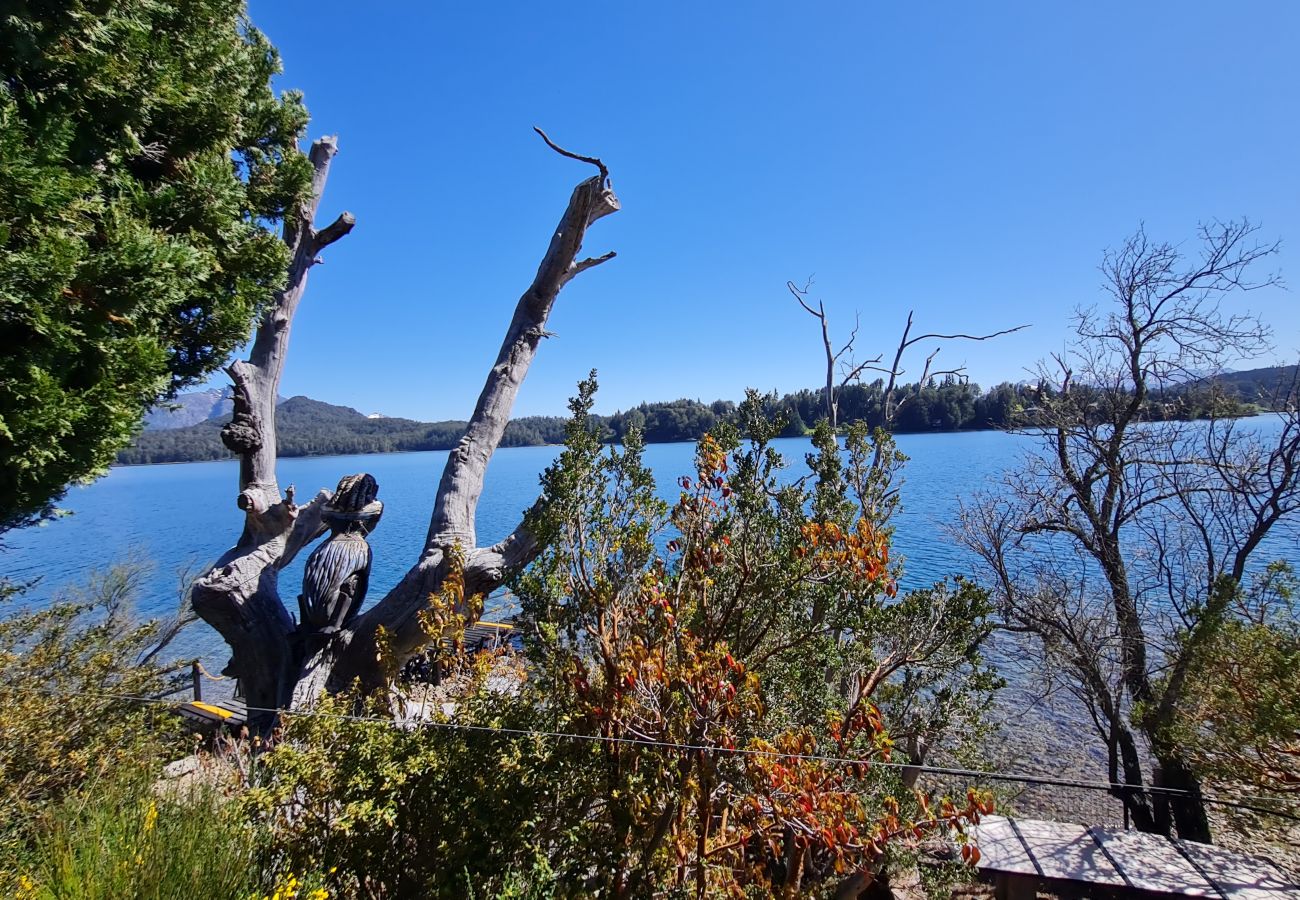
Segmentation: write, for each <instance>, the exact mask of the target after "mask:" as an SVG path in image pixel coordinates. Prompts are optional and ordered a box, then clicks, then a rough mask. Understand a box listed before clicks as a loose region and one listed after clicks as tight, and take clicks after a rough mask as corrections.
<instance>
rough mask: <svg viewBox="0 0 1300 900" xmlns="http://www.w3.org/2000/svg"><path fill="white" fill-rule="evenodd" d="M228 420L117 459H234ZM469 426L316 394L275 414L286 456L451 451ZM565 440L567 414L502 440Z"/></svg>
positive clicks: (140, 442) (519, 425) (524, 423)
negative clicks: (380, 411)
mask: <svg viewBox="0 0 1300 900" xmlns="http://www.w3.org/2000/svg"><path fill="white" fill-rule="evenodd" d="M205 393H206V392H205ZM228 421H230V412H229V409H227V411H226V412H225V413H224V414H222V415H218V416H216V417H214V418H208V419H204V420H203V421H201V422H197V423H195V424H193V425H188V426H186V427H183V428H167V429H155V430H152V431H150V430H146V431H144V432H143V433H141V435H140V436H139V437H138V438H137V439H136V442H135V445H134V446H132V447H130V448H128V449H126V450H123V451H122V452H121V453H119V454H118V459H117V461H118V462H119V463H122V464H125V465H137V464H142V463H164V462H196V461H201V460H213V459H229V458H230V457H231V454H230V452H229V451H228V450H227V449H226V448H225V445H223V444H222V443H221V427H222V426H223V425H225V424H226V422H228ZM465 425H466V423H465V422H463V421H448V422H416V421H413V420H411V419H395V418H387V417H385V418H379V419H373V418H370V417H369V416H367V415H364V414H363V413H360V412H358V411H357V410H355V409H352V408H351V407H349V406H335V405H333V404H330V403H322V402H321V401H319V400H313V399H311V398H310V397H290V398H289V399H288V400H284V401H282V402H281V403H280V404H279V405H278V406H277V407H276V413H275V428H276V437H277V440H278V444H279V447H278V450H279V454H280V455H281V456H285V457H290V456H323V455H332V454H344V453H394V452H401V451H415V450H448V449H450V448H452V447H454V446H455V445H456V442H457V441H459V440H460V437H461V435H462V434H464V433H465ZM563 440H564V419H561V418H559V417H551V416H533V417H529V418H523V419H515V420H514V421H512V422H511V423H510V424H509V425H508V426H507V427H506V433H505V437H504V438H503V439H502V441H501V445H502V446H503V447H519V446H536V445H539V444H558V443H561V442H563Z"/></svg>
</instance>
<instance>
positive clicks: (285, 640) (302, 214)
mask: <svg viewBox="0 0 1300 900" xmlns="http://www.w3.org/2000/svg"><path fill="white" fill-rule="evenodd" d="M538 133H539V134H541V132H540V131H539V132H538ZM542 137H543V139H544V140H546V142H547V144H548V145H549V146H551V147H552V148H553V149H555V150H556V151H557V152H560V153H561V154H563V155H565V156H568V157H571V158H574V159H579V160H581V161H584V162H588V163H591V164H593V165H595V166H597V167H598V169H599V170H600V174H599V175H597V176H595V177H592V178H588V179H587V180H585V181H583V182H581V183H580V184H579V185H578V186H577V187H576V188H575V189H574V191H573V194H572V196H571V197H570V198H569V203H568V205H567V207H566V208H565V211H564V214H563V215H562V216H561V218H560V223H559V225H558V226H557V228H556V230H555V233H554V234H553V236H552V238H551V241H550V245H549V247H548V248H547V251H546V253H545V255H544V256H543V258H542V262H541V265H540V266H539V268H538V270H537V274H536V276H535V277H534V279H533V281H532V283H531V284H530V285H529V287H528V289H527V290H526V291H524V293H523V296H521V297H520V299H519V302H518V304H517V306H516V308H515V313H514V316H513V318H512V320H511V322H510V326H509V328H508V329H507V331H506V335H505V339H504V341H503V342H502V345H501V351H500V353H499V354H498V355H497V360H496V363H495V364H494V365H493V367H492V369H491V370H490V371H489V373H488V376H487V380H486V383H485V384H484V387H483V391H482V394H481V395H480V396H479V400H478V405H477V406H476V407H475V410H474V415H473V416H472V418H471V419H470V422H469V425H468V427H467V429H466V432H465V435H464V437H463V438H462V439H461V441H460V443H459V444H458V445H457V447H456V448H455V449H454V450H453V451H452V452H451V454H450V455H449V457H448V460H447V464H446V468H445V469H444V471H443V475H442V480H441V482H440V484H439V488H438V494H437V499H436V502H435V506H434V510H433V514H432V516H431V519H430V523H429V531H428V535H427V538H426V540H425V544H424V548H423V550H422V552H421V554H420V557H419V558H418V559H417V560H416V561H415V563H414V565H413V566H412V567H411V569H410V570H409V571H408V572H407V573H406V575H405V576H404V577H403V578H402V580H401V581H400V582H399V583H398V584H397V585H396V586H395V587H394V588H393V589H392V590H391V591H389V593H388V595H387V596H385V597H384V598H383V599H382V600H380V601H379V602H378V603H377V604H375V606H374V607H372V608H371V609H370V610H368V611H366V612H364V613H362V614H361V615H360V616H358V617H357V618H356V619H354V620H352V622H351V623H350V624H348V625H347V626H346V627H344V628H343V629H342V630H341V631H339V632H338V633H337V634H334V635H332V637H331V638H330V639H329V640H328V641H327V642H325V644H324V646H322V647H314V648H313V649H311V650H310V651H308V650H305V649H303V648H304V644H303V642H302V641H301V640H295V628H296V625H295V623H294V621H293V619H292V617H291V616H290V615H289V613H288V612H287V611H286V609H285V607H284V604H283V603H282V602H281V600H280V595H279V590H278V583H277V579H278V574H279V571H280V570H281V569H282V568H283V567H284V566H285V565H287V564H288V563H289V562H290V561H291V560H292V559H293V558H294V556H296V555H297V553H298V552H299V551H300V550H301V549H302V548H303V547H305V546H306V545H307V544H309V543H310V542H311V541H312V540H314V539H315V538H317V537H319V536H320V534H321V533H322V531H323V526H322V525H321V510H322V507H323V505H324V504H325V502H326V501H328V500H329V497H330V495H329V492H328V491H322V492H321V493H320V494H319V495H317V496H316V497H315V498H314V499H313V500H312V501H311V502H310V503H309V504H307V505H306V506H304V507H298V506H296V505H295V504H294V499H293V489H292V488H290V489H289V490H288V491H287V492H286V495H285V496H284V497H283V498H281V496H280V489H279V485H278V483H277V481H276V477H275V457H276V444H275V398H276V396H277V389H278V386H279V381H280V374H281V372H282V371H283V368H284V360H285V355H286V352H287V349H288V343H289V331H290V325H291V324H292V320H293V315H294V313H295V311H296V310H297V306H298V303H299V301H300V300H301V298H302V294H303V291H304V289H305V287H306V282H307V273H308V271H309V270H310V268H311V266H312V265H314V264H315V263H316V262H318V261H319V259H318V258H317V254H318V253H319V251H320V250H321V249H323V248H324V247H325V246H326V245H328V244H329V243H332V242H333V241H334V240H337V239H338V238H340V237H342V236H343V235H344V234H346V233H347V232H348V231H349V230H351V228H352V224H353V220H352V217H351V216H350V215H348V214H347V213H344V214H343V215H342V216H340V217H339V219H338V220H337V221H336V222H335V223H334V224H333V225H331V226H329V227H328V228H326V229H322V230H321V231H319V232H317V231H315V230H314V229H313V228H312V227H311V223H312V221H313V219H314V217H315V213H316V209H317V207H318V206H319V203H320V197H321V194H322V193H323V191H324V187H325V181H326V177H327V175H328V172H329V164H330V161H331V159H332V158H333V156H334V153H335V152H336V144H335V141H334V139H333V138H325V139H322V140H320V141H317V142H316V143H315V144H313V146H312V150H311V161H312V163H313V165H314V166H315V170H316V177H315V178H314V179H313V192H312V197H311V199H310V201H309V202H307V203H305V204H303V207H302V209H301V210H300V211H299V213H298V214H297V215H296V216H294V217H292V219H291V220H289V221H286V223H285V231H284V240H285V242H286V244H288V246H289V247H290V250H291V252H292V260H293V261H292V264H291V268H290V273H289V279H288V283H287V286H286V288H285V290H284V291H283V292H282V293H281V294H280V295H279V296H278V297H277V300H276V303H275V304H274V306H273V307H272V308H271V309H270V310H268V311H267V313H266V315H265V316H264V317H263V320H262V322H261V325H260V327H259V328H258V331H257V336H256V339H255V341H254V344H253V348H252V352H251V353H250V355H249V358H248V359H247V360H244V361H240V362H237V363H235V364H234V365H232V366H231V367H230V369H229V370H228V371H229V372H230V375H231V378H232V379H233V380H234V382H235V412H234V418H233V420H232V421H231V423H230V425H228V426H227V427H226V429H225V430H224V431H223V434H222V437H223V440H224V441H225V442H226V445H227V446H228V447H230V449H231V450H232V451H233V452H235V453H237V454H238V455H239V458H240V494H239V498H238V501H237V502H238V505H239V507H240V509H242V510H244V512H245V525H244V531H243V534H242V535H241V537H240V539H239V542H238V543H237V544H236V545H235V546H234V547H232V548H231V549H230V550H229V551H227V552H226V553H225V554H224V555H223V556H222V558H221V559H220V560H218V562H217V564H216V565H215V566H214V567H213V568H212V570H211V571H209V572H208V573H207V574H206V575H204V576H203V577H202V578H201V579H200V580H199V582H198V583H197V584H196V586H195V589H194V607H195V610H196V612H198V614H199V615H200V616H201V617H202V618H203V619H204V620H205V621H207V622H208V623H209V624H211V625H212V626H213V627H214V628H216V629H217V631H218V632H219V633H220V634H221V635H222V637H223V638H224V639H225V640H226V642H227V643H228V644H229V645H230V648H231V661H230V664H229V665H228V666H227V667H226V672H227V673H228V674H231V675H234V676H235V677H237V678H238V679H239V682H240V687H241V689H242V690H243V693H244V696H245V699H246V701H247V703H248V705H249V707H250V711H251V710H252V709H254V708H256V709H259V710H270V711H272V712H269V713H263V714H261V715H256V716H253V717H250V722H255V723H256V724H258V725H260V726H261V727H266V726H267V725H268V724H269V723H270V722H271V721H272V720H273V719H274V715H275V713H274V712H273V711H274V710H278V709H281V708H284V707H286V706H301V705H304V704H308V703H311V702H314V701H315V700H316V699H317V698H318V697H319V696H320V694H321V692H322V691H327V690H341V689H343V688H346V687H347V686H348V685H350V684H351V683H353V681H354V680H359V681H360V682H361V683H362V685H364V686H365V687H367V688H375V687H379V686H380V685H381V684H382V683H383V680H384V673H385V671H386V668H387V667H391V666H397V665H401V664H402V663H403V662H405V660H406V659H408V658H409V657H410V656H411V655H412V654H414V653H415V652H416V651H417V650H419V649H420V648H421V647H423V646H425V645H427V644H428V643H429V642H430V641H431V640H434V639H436V637H437V636H436V635H429V634H427V633H426V632H425V629H424V627H423V625H422V624H421V622H420V615H419V614H420V612H421V611H423V610H425V609H427V608H428V603H429V598H430V596H431V595H434V594H436V593H438V591H439V589H440V588H441V586H442V581H443V579H444V577H445V576H446V574H447V572H448V571H449V570H450V566H451V564H452V561H453V558H455V557H456V556H457V555H459V556H460V557H461V558H462V559H463V563H464V578H465V595H466V597H471V596H474V595H476V594H487V593H489V592H490V591H492V590H494V589H495V588H497V587H499V586H500V585H501V584H502V583H504V581H505V579H506V578H507V577H509V575H510V574H511V573H512V572H514V571H516V570H517V569H519V568H520V567H522V566H524V565H526V564H527V563H528V562H529V561H530V560H531V559H532V558H533V557H534V556H535V555H536V553H537V552H538V550H539V549H540V548H538V546H537V544H536V541H535V540H534V539H533V537H532V535H530V534H529V533H528V530H527V528H526V527H525V526H524V525H523V523H521V524H520V525H519V526H518V527H517V528H516V529H515V530H514V531H513V532H512V533H511V534H510V535H509V536H508V537H506V538H505V539H503V540H502V541H500V542H498V543H497V544H494V545H491V546H487V547H480V546H478V544H477V534H476V530H475V522H474V518H475V512H476V510H477V506H478V500H479V496H480V495H481V494H482V490H483V479H484V475H485V473H486V471H487V465H488V461H489V460H490V459H491V456H492V453H493V452H494V451H495V450H496V448H497V446H498V444H499V443H500V441H501V437H502V435H503V434H504V432H505V427H506V424H507V423H508V421H509V419H510V412H511V409H512V408H513V405H514V401H515V397H516V396H517V394H518V392H519V387H520V385H521V384H522V383H523V380H524V377H525V376H526V375H527V373H528V368H529V366H530V365H531V364H532V361H533V358H534V357H535V355H536V353H537V349H538V346H539V344H540V343H541V340H542V338H543V337H545V336H546V331H545V330H544V326H545V324H546V320H547V317H548V316H549V315H550V311H551V308H552V306H553V305H554V303H555V300H556V298H557V297H558V295H559V293H560V291H561V289H563V287H564V286H565V285H566V284H568V283H569V281H571V280H572V279H573V278H574V277H575V276H576V275H578V274H579V273H581V272H583V271H585V270H587V269H589V268H592V267H593V266H596V265H599V264H600V263H603V262H605V261H607V260H609V259H611V258H613V256H614V254H613V253H608V254H605V255H604V256H599V257H595V258H589V259H581V260H580V259H578V254H579V252H580V251H581V248H582V242H583V239H584V237H585V235H586V231H587V228H588V227H590V225H591V224H592V223H593V222H595V221H597V220H598V219H600V218H602V217H603V216H606V215H609V214H610V213H612V212H615V211H617V210H618V208H619V204H618V199H617V198H616V197H615V195H614V192H613V190H612V188H611V187H610V184H609V180H608V177H607V171H606V169H605V166H604V164H603V163H601V162H600V161H599V160H597V159H594V158H588V157H580V156H576V155H575V154H571V153H569V152H568V151H565V150H562V149H560V148H559V147H556V146H555V145H554V144H553V143H551V141H550V139H549V138H547V137H546V135H545V134H542ZM381 636H382V637H381ZM381 656H382V657H383V658H382V659H381ZM304 657H305V658H304Z"/></svg>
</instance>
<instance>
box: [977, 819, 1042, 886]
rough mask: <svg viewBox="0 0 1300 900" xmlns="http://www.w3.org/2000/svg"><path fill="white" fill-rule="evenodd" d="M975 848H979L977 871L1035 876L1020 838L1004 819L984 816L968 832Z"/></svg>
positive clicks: (1009, 822) (1032, 865) (1007, 820)
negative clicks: (985, 870)
mask: <svg viewBox="0 0 1300 900" xmlns="http://www.w3.org/2000/svg"><path fill="white" fill-rule="evenodd" d="M970 832H971V836H972V837H974V839H975V846H977V847H979V848H980V861H979V863H978V867H979V868H981V869H988V870H989V871H991V872H1010V873H1014V874H1019V875H1035V876H1036V875H1038V874H1039V872H1038V867H1037V866H1035V865H1034V861H1033V859H1031V858H1030V856H1029V853H1028V851H1026V849H1025V845H1024V844H1023V843H1022V842H1021V840H1020V836H1019V835H1018V834H1017V833H1016V830H1015V828H1014V827H1013V826H1012V824H1011V820H1010V819H1008V818H1006V817H1005V816H985V817H984V818H982V819H980V823H979V824H978V825H976V826H974V827H972V828H971V829H970Z"/></svg>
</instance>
